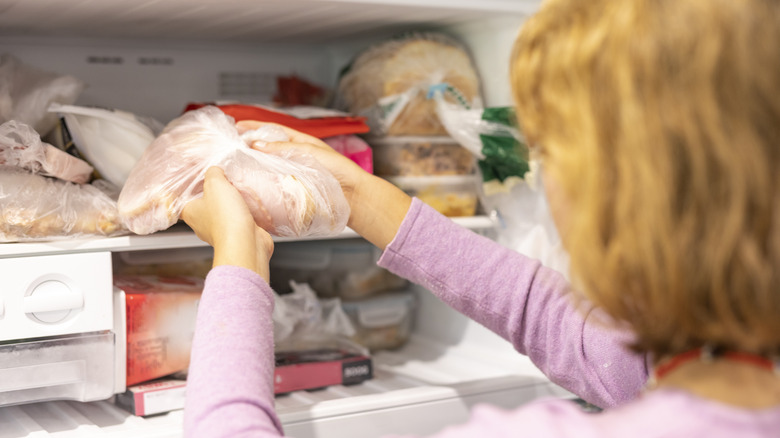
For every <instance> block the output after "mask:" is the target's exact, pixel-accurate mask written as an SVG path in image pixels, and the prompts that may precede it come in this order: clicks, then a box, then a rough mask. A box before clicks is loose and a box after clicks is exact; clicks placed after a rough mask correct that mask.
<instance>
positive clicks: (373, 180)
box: [236, 120, 412, 249]
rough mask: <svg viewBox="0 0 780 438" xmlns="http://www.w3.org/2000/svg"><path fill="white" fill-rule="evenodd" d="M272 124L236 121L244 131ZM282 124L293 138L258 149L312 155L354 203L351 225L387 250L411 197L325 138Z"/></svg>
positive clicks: (277, 152)
mask: <svg viewBox="0 0 780 438" xmlns="http://www.w3.org/2000/svg"><path fill="white" fill-rule="evenodd" d="M270 124H271V123H265V122H256V121H249V120H244V121H241V122H238V123H236V127H237V128H238V131H239V132H240V133H244V132H246V131H249V130H252V129H257V128H259V127H261V126H263V125H270ZM276 126H279V127H280V128H281V129H283V130H284V132H285V133H286V134H287V136H288V137H289V138H290V141H287V142H273V143H267V144H265V145H264V146H262V147H256V148H255V149H257V150H259V151H261V152H265V153H270V154H274V155H281V154H282V152H284V151H289V150H290V149H294V150H295V151H296V152H297V153H300V154H308V155H311V156H312V157H314V159H315V160H317V161H318V162H319V163H320V164H322V165H323V166H324V167H325V168H326V169H328V170H329V171H330V173H332V174H333V176H334V177H336V180H338V182H339V184H340V185H341V190H342V191H343V192H344V196H345V197H346V198H347V202H349V206H350V216H349V222H348V223H347V225H348V226H349V227H350V228H352V229H353V230H354V231H355V232H357V233H358V234H360V235H361V236H363V237H364V238H365V239H366V240H368V241H369V242H371V243H373V244H374V245H376V246H378V247H379V248H380V249H384V248H385V247H386V246H387V244H389V243H390V241H392V240H393V238H394V237H395V234H396V233H397V232H398V227H400V225H401V222H402V221H403V218H404V217H405V216H406V212H407V211H408V210H409V204H410V203H411V202H412V200H411V198H410V197H409V196H408V195H407V194H406V193H404V192H403V191H401V190H400V189H398V188H397V187H395V186H394V185H392V184H391V183H389V182H387V181H386V180H384V179H382V178H379V177H377V176H374V175H372V174H370V173H368V172H366V171H365V170H363V169H362V168H361V167H360V166H358V165H357V164H356V163H355V162H354V161H352V160H350V159H349V158H347V157H345V156H344V155H342V154H340V153H339V152H337V151H335V150H334V149H333V148H331V147H330V146H328V145H327V144H326V143H325V142H323V141H322V140H320V139H318V138H316V137H312V136H310V135H306V134H303V133H301V132H298V131H296V130H294V129H290V128H287V127H285V126H281V125H276Z"/></svg>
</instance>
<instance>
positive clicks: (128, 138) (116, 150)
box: [49, 104, 162, 187]
mask: <svg viewBox="0 0 780 438" xmlns="http://www.w3.org/2000/svg"><path fill="white" fill-rule="evenodd" d="M49 111H51V112H54V113H58V114H60V115H61V116H62V118H63V120H64V121H65V128H66V129H67V134H68V136H69V137H70V139H71V140H72V141H73V144H74V146H75V147H76V149H77V150H78V152H79V154H80V155H81V156H83V157H84V158H85V159H86V160H87V161H88V162H89V163H90V164H92V165H93V166H95V168H96V169H97V171H98V172H99V173H100V176H101V177H103V178H105V179H107V180H108V181H110V182H111V183H113V184H114V185H116V186H117V187H122V186H123V185H124V183H125V181H126V180H127V176H128V175H129V174H130V170H131V169H132V168H133V166H134V165H135V163H136V162H138V160H139V159H140V158H141V155H142V154H143V152H144V150H145V149H146V147H147V146H149V144H151V143H152V141H153V140H154V138H155V137H156V136H157V135H158V134H159V133H160V131H161V130H162V124H161V123H159V122H157V121H156V120H154V119H151V118H147V117H140V116H137V115H135V114H133V113H130V112H127V111H121V110H117V109H105V108H91V107H85V106H77V105H59V104H53V105H51V107H49ZM63 143H66V142H63Z"/></svg>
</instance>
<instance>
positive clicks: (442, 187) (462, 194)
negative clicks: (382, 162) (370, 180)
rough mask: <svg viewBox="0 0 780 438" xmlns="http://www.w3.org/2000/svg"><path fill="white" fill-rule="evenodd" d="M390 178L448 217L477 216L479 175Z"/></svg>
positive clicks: (405, 190)
mask: <svg viewBox="0 0 780 438" xmlns="http://www.w3.org/2000/svg"><path fill="white" fill-rule="evenodd" d="M387 180H388V181H390V182H392V183H393V184H395V185H396V186H398V188H400V189H401V190H403V191H404V192H406V193H408V194H409V195H410V196H416V197H418V198H420V200H421V201H423V202H425V203H426V204H428V205H430V206H431V207H433V208H435V209H436V211H438V212H439V213H441V214H443V215H445V216H448V217H460V216H474V214H475V213H476V212H477V207H478V204H479V202H478V195H477V183H478V177H477V176H476V175H445V176H396V177H389V178H387Z"/></svg>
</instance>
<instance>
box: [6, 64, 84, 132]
mask: <svg viewBox="0 0 780 438" xmlns="http://www.w3.org/2000/svg"><path fill="white" fill-rule="evenodd" d="M85 87H86V84H85V83H84V82H83V81H81V80H79V79H77V78H75V77H73V76H68V75H60V74H57V73H54V72H49V71H45V70H41V69H38V68H36V67H33V66H31V65H27V64H25V63H23V62H22V61H21V60H19V59H18V58H16V57H15V56H13V55H10V54H7V53H6V54H3V55H2V56H0V123H5V122H7V121H9V120H17V121H19V122H22V123H25V124H28V125H30V126H32V127H33V129H35V130H36V131H37V132H39V133H40V134H41V135H46V134H47V133H48V132H49V131H50V130H51V129H52V128H54V125H56V124H57V115H56V114H50V113H49V112H48V111H47V109H48V108H49V105H51V104H52V103H62V104H72V103H74V102H75V101H76V99H78V97H79V96H80V95H81V92H82V91H84V88H85Z"/></svg>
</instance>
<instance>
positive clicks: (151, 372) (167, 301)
mask: <svg viewBox="0 0 780 438" xmlns="http://www.w3.org/2000/svg"><path fill="white" fill-rule="evenodd" d="M203 285H204V280H203V279H202V278H197V277H184V276H180V277H159V276H144V275H139V276H133V275H129V276H122V275H115V276H114V286H116V287H117V288H119V289H121V290H122V291H124V293H125V312H126V319H127V386H131V385H135V384H137V383H140V382H145V381H148V380H152V379H156V378H159V377H163V376H166V375H168V374H172V373H175V372H179V371H183V370H185V369H187V367H188V366H189V363H190V350H191V349H192V337H193V335H194V333H195V319H196V317H197V314H198V304H199V303H200V297H201V293H202V292H203Z"/></svg>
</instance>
